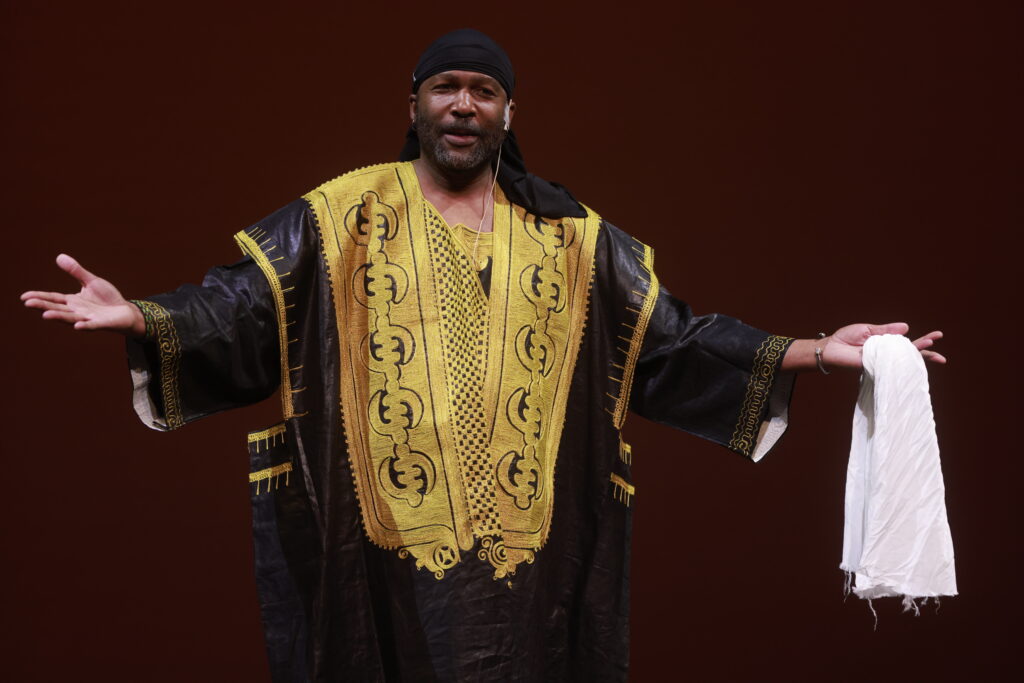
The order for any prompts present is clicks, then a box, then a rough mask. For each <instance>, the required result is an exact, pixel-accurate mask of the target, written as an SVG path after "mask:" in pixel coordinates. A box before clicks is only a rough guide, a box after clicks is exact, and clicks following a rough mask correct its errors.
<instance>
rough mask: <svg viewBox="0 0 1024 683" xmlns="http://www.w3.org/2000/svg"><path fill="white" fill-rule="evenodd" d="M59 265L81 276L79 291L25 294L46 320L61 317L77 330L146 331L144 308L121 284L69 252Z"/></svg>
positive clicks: (131, 333) (139, 333)
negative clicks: (126, 295) (85, 265)
mask: <svg viewBox="0 0 1024 683" xmlns="http://www.w3.org/2000/svg"><path fill="white" fill-rule="evenodd" d="M57 265H58V266H59V267H60V268H61V270H63V271H64V272H66V273H67V274H68V275H70V276H71V277H73V278H75V279H76V280H78V282H79V284H81V286H82V288H81V289H80V290H79V292H78V293H77V294H61V293H60V292H37V291H30V292H25V293H24V294H22V295H21V300H22V301H23V302H25V306H27V307H28V308H37V309H40V310H41V311H42V312H43V318H45V319H46V320H59V321H61V322H64V323H67V324H69V325H73V326H74V328H75V329H76V330H106V331H109V332H119V333H121V334H123V335H126V336H129V337H141V336H142V335H143V334H145V332H146V323H145V320H144V319H143V317H142V312H141V311H139V309H138V307H137V306H135V305H134V304H133V303H131V302H129V301H128V300H127V299H125V298H124V297H123V296H121V293H120V292H119V291H117V287H115V286H114V285H112V284H111V283H109V282H108V281H106V280H104V279H103V278H101V277H97V276H96V275H93V274H92V273H90V272H89V271H88V270H86V269H85V268H83V267H82V266H81V264H79V263H78V261H76V260H75V259H73V258H71V257H70V256H68V255H67V254H61V255H60V256H58V257H57Z"/></svg>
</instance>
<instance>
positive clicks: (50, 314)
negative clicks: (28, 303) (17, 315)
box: [43, 311, 83, 324]
mask: <svg viewBox="0 0 1024 683" xmlns="http://www.w3.org/2000/svg"><path fill="white" fill-rule="evenodd" d="M43 318H44V319H46V320H59V321H61V322H64V323H76V324H77V323H79V322H82V320H83V317H82V316H81V315H80V314H78V313H75V312H74V311H43Z"/></svg>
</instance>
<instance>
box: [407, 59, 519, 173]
mask: <svg viewBox="0 0 1024 683" xmlns="http://www.w3.org/2000/svg"><path fill="white" fill-rule="evenodd" d="M506 101H507V98H506V97H505V91H504V89H503V88H502V87H501V85H499V84H498V82H497V81H496V80H494V79H493V78H491V77H490V76H487V75H485V74H480V73H475V72H472V71H445V72H443V73H439V74H437V75H435V76H431V77H430V78H428V79H427V80H426V81H424V82H423V84H422V85H421V86H420V89H419V92H418V93H417V94H416V95H413V96H412V97H411V98H410V114H411V115H412V119H413V124H414V125H415V127H416V133H417V135H419V138H420V148H421V152H422V155H423V156H424V157H425V158H426V159H427V160H429V161H430V162H431V163H433V164H434V165H435V166H437V167H438V168H439V169H441V170H447V171H458V172H473V171H478V170H483V168H485V167H486V166H487V165H488V164H489V163H490V161H491V159H492V158H493V157H494V155H495V154H496V153H497V151H498V148H499V147H501V143H502V141H503V140H504V139H505V122H504V114H505V103H506ZM514 107H515V105H514V104H513V105H511V107H510V109H514ZM509 117H510V119H511V111H510V113H509Z"/></svg>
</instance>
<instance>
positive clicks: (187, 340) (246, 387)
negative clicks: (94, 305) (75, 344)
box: [128, 200, 318, 429]
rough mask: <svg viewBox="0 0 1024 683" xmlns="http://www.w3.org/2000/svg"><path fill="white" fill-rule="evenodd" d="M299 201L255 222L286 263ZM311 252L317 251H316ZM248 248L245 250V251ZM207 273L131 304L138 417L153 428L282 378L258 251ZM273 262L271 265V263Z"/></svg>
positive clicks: (294, 246) (271, 295)
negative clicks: (136, 313) (135, 324)
mask: <svg viewBox="0 0 1024 683" xmlns="http://www.w3.org/2000/svg"><path fill="white" fill-rule="evenodd" d="M306 206H307V205H306V203H305V202H303V201H301V200H299V201H296V202H293V203H292V204H289V205H288V206H286V207H285V208H283V209H281V210H280V211H278V212H276V213H275V214H272V215H271V216H269V217H268V218H266V219H264V220H263V221H261V222H260V223H259V224H258V226H259V228H256V227H255V226H254V228H250V231H253V230H256V229H258V230H259V233H257V234H259V235H260V236H261V238H262V239H263V240H264V241H269V240H266V237H265V236H269V237H272V238H273V241H274V243H275V244H279V245H280V248H279V249H278V251H277V253H278V254H283V255H284V256H285V258H283V259H282V258H279V257H278V256H277V255H274V256H273V257H272V258H275V259H278V260H283V261H286V262H291V261H293V260H295V258H296V256H297V254H298V253H299V252H304V251H308V250H307V249H305V248H304V243H305V242H307V241H308V240H305V239H303V237H302V234H301V233H302V229H303V226H304V225H305V223H306ZM315 251H316V253H318V250H315ZM247 253H248V252H247ZM255 258H259V259H261V260H262V261H264V263H263V266H262V267H261V265H260V264H259V263H257V261H256V260H254V255H253V254H252V253H249V255H247V256H246V257H245V258H243V259H242V260H241V261H239V262H237V263H235V264H233V265H229V266H220V267H217V268H213V269H212V270H210V271H209V272H208V273H207V275H206V277H205V278H204V280H203V283H202V285H201V286H196V285H191V284H189V285H184V286H182V287H180V288H178V289H177V290H175V291H173V292H169V293H166V294H158V295H155V296H151V297H148V298H146V299H144V300H140V301H136V302H135V303H136V305H138V306H139V308H140V309H141V310H142V312H143V316H144V317H145V318H146V329H147V334H146V337H145V339H143V340H138V341H137V340H129V341H128V357H129V364H130V366H131V370H132V380H133V384H134V386H135V395H134V398H133V401H134V404H135V410H136V413H138V415H139V418H140V419H141V420H142V421H143V422H144V423H145V424H146V425H147V426H150V427H152V428H154V429H176V428H178V427H181V426H182V425H184V424H186V423H188V422H191V421H193V420H197V419H199V418H201V417H204V416H206V415H210V414H212V413H216V412H220V411H222V410H227V409H229V408H235V407H241V406H245V405H250V404H252V403H256V402H259V401H261V400H263V399H265V398H267V397H269V396H270V395H271V394H273V393H274V391H275V390H276V389H277V388H278V386H279V384H280V382H281V374H282V366H281V346H282V343H281V338H280V327H279V321H280V320H281V318H282V317H283V316H282V310H279V309H282V308H283V302H282V301H280V299H281V295H280V290H281V289H282V287H281V284H280V282H279V278H277V277H274V280H275V282H274V285H276V288H277V290H278V292H277V296H275V291H274V289H275V287H274V286H273V285H272V283H271V281H270V279H269V276H268V272H267V267H268V266H267V263H266V262H267V261H269V260H270V259H267V258H266V257H265V256H264V255H262V254H261V253H259V252H257V253H256V254H255ZM274 265H277V264H274Z"/></svg>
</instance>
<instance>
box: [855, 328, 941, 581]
mask: <svg viewBox="0 0 1024 683" xmlns="http://www.w3.org/2000/svg"><path fill="white" fill-rule="evenodd" d="M863 363H864V373H863V376H862V378H861V389H860V396H859V397H858V399H857V406H856V409H855V411H854V417H853V439H852V443H851V447H850V463H849V467H848V469H847V479H846V524H845V529H844V535H843V561H842V564H841V565H840V568H841V569H843V570H844V571H846V572H850V573H852V574H854V575H855V587H854V592H855V593H856V594H857V595H858V596H860V597H861V598H865V599H873V598H880V597H904V598H905V599H909V600H911V601H912V600H913V599H915V598H924V597H938V596H944V595H956V592H957V590H956V571H955V568H954V563H953V541H952V537H951V536H950V532H949V524H948V522H947V520H946V503H945V488H944V486H943V481H942V469H941V466H940V462H939V445H938V440H937V439H936V436H935V422H934V420H933V418H932V407H931V397H930V396H929V393H928V373H927V371H926V370H925V366H924V360H923V359H922V357H921V354H920V352H919V351H918V350H917V348H915V347H914V344H913V343H912V342H911V341H910V340H909V339H907V338H906V337H903V336H900V335H879V336H874V337H870V338H869V339H868V340H867V342H866V343H865V344H864V360H863Z"/></svg>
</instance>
